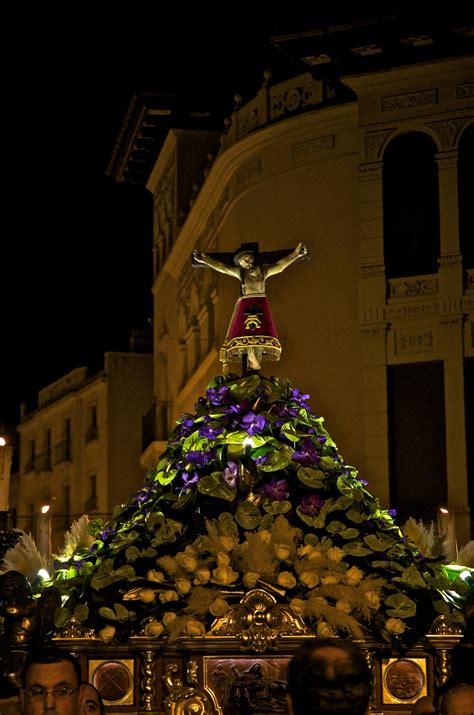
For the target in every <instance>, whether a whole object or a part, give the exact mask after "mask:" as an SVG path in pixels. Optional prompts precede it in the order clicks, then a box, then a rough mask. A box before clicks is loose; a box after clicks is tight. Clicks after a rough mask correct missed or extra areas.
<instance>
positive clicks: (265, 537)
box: [258, 529, 272, 544]
mask: <svg viewBox="0 0 474 715" xmlns="http://www.w3.org/2000/svg"><path fill="white" fill-rule="evenodd" d="M258 536H259V538H260V539H261V540H262V541H263V543H264V544H269V543H270V541H271V540H272V535H271V533H270V532H269V531H268V530H267V529H262V531H259V532H258Z"/></svg>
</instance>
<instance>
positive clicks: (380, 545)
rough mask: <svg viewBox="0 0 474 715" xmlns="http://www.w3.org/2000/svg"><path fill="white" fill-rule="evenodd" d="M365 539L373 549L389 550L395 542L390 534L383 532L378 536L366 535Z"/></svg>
mask: <svg viewBox="0 0 474 715" xmlns="http://www.w3.org/2000/svg"><path fill="white" fill-rule="evenodd" d="M364 541H365V543H366V544H367V546H368V547H369V548H371V549H372V551H387V549H389V548H390V547H391V546H392V545H393V544H394V543H395V541H394V539H391V538H390V536H386V535H385V534H381V533H379V535H378V536H377V535H376V534H369V535H368V536H364Z"/></svg>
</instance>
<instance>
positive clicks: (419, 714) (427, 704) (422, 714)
mask: <svg viewBox="0 0 474 715" xmlns="http://www.w3.org/2000/svg"><path fill="white" fill-rule="evenodd" d="M435 712H436V710H435V707H434V705H433V696H432V695H423V697H422V698H419V699H418V700H417V701H416V703H415V705H414V706H413V710H412V711H411V715H428V714H429V713H435Z"/></svg>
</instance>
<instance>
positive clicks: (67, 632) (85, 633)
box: [54, 616, 97, 639]
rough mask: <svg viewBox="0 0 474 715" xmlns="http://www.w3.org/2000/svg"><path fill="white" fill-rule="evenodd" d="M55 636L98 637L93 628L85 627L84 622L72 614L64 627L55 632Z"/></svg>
mask: <svg viewBox="0 0 474 715" xmlns="http://www.w3.org/2000/svg"><path fill="white" fill-rule="evenodd" d="M54 636H55V638H91V639H97V636H96V635H95V633H94V631H93V630H92V628H85V627H84V626H83V625H82V623H81V622H80V621H79V620H78V619H77V618H75V617H74V616H71V617H70V618H68V620H67V621H66V623H65V624H64V625H63V626H62V628H61V629H60V630H58V631H56V632H55V634H54Z"/></svg>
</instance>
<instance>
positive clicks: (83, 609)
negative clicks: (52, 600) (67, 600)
mask: <svg viewBox="0 0 474 715" xmlns="http://www.w3.org/2000/svg"><path fill="white" fill-rule="evenodd" d="M73 615H74V618H77V620H78V621H79V622H80V623H82V622H83V621H85V620H86V618H87V616H88V615H89V608H88V607H87V606H86V605H85V604H83V603H78V604H77V606H76V607H75V609H74V614H73Z"/></svg>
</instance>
